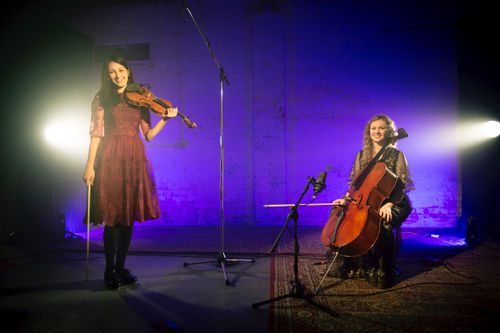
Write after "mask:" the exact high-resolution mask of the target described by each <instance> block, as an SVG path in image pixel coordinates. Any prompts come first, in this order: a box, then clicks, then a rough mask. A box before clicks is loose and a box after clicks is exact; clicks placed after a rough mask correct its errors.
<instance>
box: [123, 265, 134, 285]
mask: <svg viewBox="0 0 500 333" xmlns="http://www.w3.org/2000/svg"><path fill="white" fill-rule="evenodd" d="M118 277H119V278H120V280H121V282H122V283H123V284H134V283H136V282H137V276H135V275H133V274H132V273H130V271H129V270H128V269H126V268H122V269H120V270H119V271H118Z"/></svg>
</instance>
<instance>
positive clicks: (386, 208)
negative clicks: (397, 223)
mask: <svg viewBox="0 0 500 333" xmlns="http://www.w3.org/2000/svg"><path fill="white" fill-rule="evenodd" d="M393 206H394V204H393V203H392V202H388V203H386V204H385V205H383V206H382V207H381V208H380V211H379V214H380V216H382V218H383V219H384V220H386V221H387V222H391V220H392V210H391V209H392V207H393Z"/></svg>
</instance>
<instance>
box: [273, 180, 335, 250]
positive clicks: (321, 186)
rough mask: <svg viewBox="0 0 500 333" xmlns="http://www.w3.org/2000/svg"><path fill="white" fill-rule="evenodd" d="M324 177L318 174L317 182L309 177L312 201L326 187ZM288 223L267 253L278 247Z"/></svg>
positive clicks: (287, 221) (286, 223)
mask: <svg viewBox="0 0 500 333" xmlns="http://www.w3.org/2000/svg"><path fill="white" fill-rule="evenodd" d="M325 177H326V172H321V173H320V175H319V177H318V181H316V179H314V177H309V185H310V184H313V186H314V195H313V201H314V199H316V195H317V194H318V193H319V192H321V191H322V190H323V189H324V188H325V187H326V185H325V179H324V178H325ZM301 199H302V197H301ZM299 202H300V201H299ZM312 205H314V204H312ZM320 205H328V206H331V205H332V204H320ZM269 206H270V205H269ZM291 206H292V205H291ZM293 206H294V207H295V209H297V206H309V204H295V205H293ZM264 207H266V205H264ZM289 222H290V220H289V219H287V220H286V222H285V224H284V225H283V227H282V228H281V230H280V232H279V233H278V236H276V239H275V240H274V242H273V245H272V246H271V249H270V250H269V253H274V250H276V246H278V243H279V241H280V239H281V236H283V233H284V232H285V230H286V229H287V228H288V223H289Z"/></svg>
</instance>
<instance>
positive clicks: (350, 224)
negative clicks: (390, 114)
mask: <svg viewBox="0 0 500 333" xmlns="http://www.w3.org/2000/svg"><path fill="white" fill-rule="evenodd" d="M406 137H408V133H407V132H406V131H405V130H404V129H403V128H400V129H398V131H397V134H396V135H394V136H393V137H392V138H391V139H390V140H388V141H387V142H386V143H385V144H384V145H383V146H382V148H381V149H380V151H379V152H378V153H377V154H376V155H375V157H373V158H372V159H371V161H370V162H369V163H368V165H366V167H365V168H363V169H362V170H361V171H360V172H359V173H358V175H356V177H355V178H354V180H353V182H352V184H351V186H350V187H349V190H348V192H347V194H346V204H345V205H343V206H336V207H335V208H334V209H333V210H332V213H331V214H330V216H329V218H328V220H327V222H326V224H325V226H324V227H323V230H322V232H321V242H322V243H323V244H324V245H325V246H327V247H330V248H333V249H335V250H337V251H338V253H339V254H342V255H343V256H346V257H358V256H361V255H363V254H365V253H366V252H368V251H369V250H370V249H371V248H372V247H373V245H374V244H375V242H376V241H377V239H378V237H379V234H380V225H381V222H382V217H381V216H380V215H379V213H378V212H379V210H380V208H381V207H382V205H384V204H385V203H386V202H388V201H390V202H393V203H395V204H396V203H399V202H400V201H401V200H402V199H403V197H404V189H405V185H404V183H403V181H402V180H401V179H400V178H399V177H398V176H397V175H395V174H394V173H393V172H392V171H390V170H389V169H387V167H386V165H385V163H383V162H380V161H379V160H380V158H381V157H382V155H383V154H384V152H385V151H386V149H387V147H388V146H389V145H390V144H392V143H394V142H396V141H397V140H401V139H404V138H406Z"/></svg>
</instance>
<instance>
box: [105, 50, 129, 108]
mask: <svg viewBox="0 0 500 333" xmlns="http://www.w3.org/2000/svg"><path fill="white" fill-rule="evenodd" d="M112 62H116V63H118V64H120V65H122V66H123V67H125V68H126V69H127V70H128V73H129V76H128V84H131V83H133V82H134V74H133V73H132V68H131V67H130V66H129V64H128V63H127V61H126V60H125V59H124V58H121V57H119V56H114V55H112V56H109V57H108V58H107V59H106V60H105V61H104V63H103V64H102V71H101V89H100V90H99V92H98V94H99V98H100V100H101V104H102V106H104V108H105V109H107V108H108V107H111V106H115V105H116V104H118V103H120V96H119V94H117V93H116V86H115V84H114V83H113V81H111V78H110V77H109V74H108V66H109V64H110V63H112Z"/></svg>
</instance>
